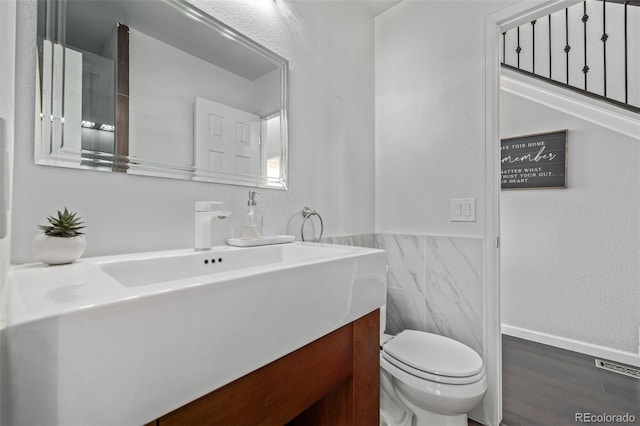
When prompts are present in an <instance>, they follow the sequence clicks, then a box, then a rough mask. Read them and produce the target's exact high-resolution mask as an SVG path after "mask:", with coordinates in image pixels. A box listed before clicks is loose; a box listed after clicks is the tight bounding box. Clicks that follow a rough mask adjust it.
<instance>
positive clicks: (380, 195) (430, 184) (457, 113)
mask: <svg viewBox="0 0 640 426" xmlns="http://www.w3.org/2000/svg"><path fill="white" fill-rule="evenodd" d="M506 4H508V2H497V1H455V2H451V1H404V2H401V3H399V4H398V5H397V6H395V7H393V8H391V9H389V10H388V11H387V12H385V13H383V14H382V15H380V16H378V17H377V18H376V232H378V233H400V234H418V235H448V236H452V235H457V236H480V235H482V223H483V221H484V218H483V217H482V212H483V198H482V182H483V178H482V165H483V163H484V156H483V140H484V99H485V98H484V96H485V94H484V78H485V77H484V17H485V16H486V15H488V14H490V13H492V12H494V11H496V10H498V9H500V8H501V7H504V6H505V5H506ZM452 23H455V31H454V30H452ZM469 197H475V198H476V200H477V202H478V204H477V208H476V212H477V215H478V221H477V222H451V221H450V217H449V215H450V199H451V198H469Z"/></svg>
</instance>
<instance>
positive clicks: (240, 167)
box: [194, 97, 262, 176]
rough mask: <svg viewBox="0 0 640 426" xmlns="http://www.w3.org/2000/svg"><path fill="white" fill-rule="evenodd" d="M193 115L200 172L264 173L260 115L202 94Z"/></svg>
mask: <svg viewBox="0 0 640 426" xmlns="http://www.w3.org/2000/svg"><path fill="white" fill-rule="evenodd" d="M194 115H195V131H194V134H195V149H194V155H195V158H194V162H195V167H196V169H197V170H198V171H200V170H204V171H207V170H209V171H215V172H224V173H234V174H245V175H255V176H259V175H260V174H261V171H262V170H261V164H260V163H261V152H260V117H259V116H257V115H256V114H252V113H249V112H246V111H242V110H239V109H236V108H232V107H229V106H227V105H224V104H220V103H218V102H214V101H211V100H209V99H204V98H199V97H196V101H195V114H194Z"/></svg>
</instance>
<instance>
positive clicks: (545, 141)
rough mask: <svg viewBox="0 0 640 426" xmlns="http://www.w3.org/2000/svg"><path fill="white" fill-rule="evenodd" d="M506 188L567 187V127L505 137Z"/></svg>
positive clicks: (503, 180)
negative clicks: (553, 130)
mask: <svg viewBox="0 0 640 426" xmlns="http://www.w3.org/2000/svg"><path fill="white" fill-rule="evenodd" d="M500 150H501V153H502V155H501V157H502V159H501V163H502V171H501V182H502V185H501V186H502V189H522V188H566V187H567V173H566V172H567V130H560V131H556V132H549V133H539V134H535V135H528V136H518V137H515V138H508V139H502V141H501V148H500Z"/></svg>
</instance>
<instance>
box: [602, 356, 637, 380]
mask: <svg viewBox="0 0 640 426" xmlns="http://www.w3.org/2000/svg"><path fill="white" fill-rule="evenodd" d="M596 367H598V368H602V369H603V370H607V371H612V372H614V373H618V374H624V375H625V376H629V377H633V378H634V379H638V380H640V369H639V368H634V367H628V366H626V365H621V364H616V363H614V362H611V361H603V360H601V359H597V358H596Z"/></svg>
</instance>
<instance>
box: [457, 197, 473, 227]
mask: <svg viewBox="0 0 640 426" xmlns="http://www.w3.org/2000/svg"><path fill="white" fill-rule="evenodd" d="M475 221H476V199H475V198H452V199H451V222H475Z"/></svg>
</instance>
